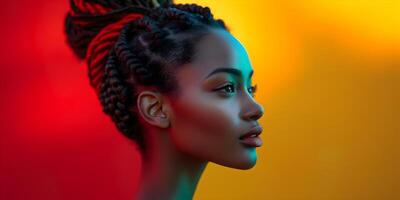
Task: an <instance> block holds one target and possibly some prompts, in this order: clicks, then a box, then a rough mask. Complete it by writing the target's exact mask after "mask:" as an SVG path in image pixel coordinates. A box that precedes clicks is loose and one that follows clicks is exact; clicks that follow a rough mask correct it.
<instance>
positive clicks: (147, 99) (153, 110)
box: [137, 90, 170, 128]
mask: <svg viewBox="0 0 400 200" xmlns="http://www.w3.org/2000/svg"><path fill="white" fill-rule="evenodd" d="M137 108H138V111H139V113H140V116H141V117H142V118H143V119H144V120H145V121H146V122H147V123H149V124H151V125H154V126H157V127H160V128H168V127H169V125H170V119H169V116H168V113H167V109H166V108H167V105H166V104H165V102H164V101H163V96H162V95H161V94H160V93H158V92H154V91H148V90H145V91H143V92H141V93H140V94H139V95H138V97H137Z"/></svg>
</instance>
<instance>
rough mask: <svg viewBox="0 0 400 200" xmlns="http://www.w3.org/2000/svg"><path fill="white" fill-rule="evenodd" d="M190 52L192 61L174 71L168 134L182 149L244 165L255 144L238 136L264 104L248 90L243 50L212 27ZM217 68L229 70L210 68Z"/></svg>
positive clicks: (251, 156)
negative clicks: (175, 90) (176, 85)
mask: <svg viewBox="0 0 400 200" xmlns="http://www.w3.org/2000/svg"><path fill="white" fill-rule="evenodd" d="M195 53H196V55H195V58H194V60H193V62H191V63H189V64H186V66H183V67H181V68H180V69H179V70H178V72H177V80H178V83H179V86H180V88H181V93H180V95H179V97H178V98H177V99H174V100H173V101H171V102H170V105H171V112H170V123H171V127H170V130H169V133H170V137H171V139H172V141H173V142H174V144H175V145H176V147H177V148H178V149H179V150H180V151H183V152H184V153H186V154H188V155H191V156H194V157H196V158H199V159H202V160H207V161H211V162H214V163H216V164H219V165H223V166H227V167H231V168H236V169H250V168H252V167H253V166H254V165H255V164H256V161H257V154H256V148H255V147H249V146H246V145H243V143H242V142H241V141H240V140H239V137H240V136H241V135H243V134H245V133H247V132H248V131H249V130H250V128H252V127H254V126H256V125H259V124H258V122H257V120H258V119H259V118H260V117H261V116H262V115H263V113H264V109H263V107H262V106H261V105H260V104H259V103H257V102H256V101H255V99H254V97H253V94H252V91H251V86H252V80H251V75H252V74H253V73H252V71H253V69H252V67H251V64H250V61H249V59H248V56H247V53H246V50H245V48H244V47H243V46H242V45H241V44H240V42H239V41H238V40H237V39H236V38H234V37H233V36H232V35H231V34H230V33H229V32H227V31H224V30H220V29H213V30H212V32H211V34H208V35H207V36H205V37H204V38H203V39H202V40H200V41H198V43H197V50H196V51H195ZM220 68H229V69H230V70H227V71H228V72H227V71H220V72H217V73H213V74H211V73H212V72H213V71H214V70H217V69H220ZM232 71H236V72H237V73H235V72H232ZM210 74H211V75H210Z"/></svg>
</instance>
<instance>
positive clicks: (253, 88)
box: [217, 84, 257, 97]
mask: <svg viewBox="0 0 400 200" xmlns="http://www.w3.org/2000/svg"><path fill="white" fill-rule="evenodd" d="M228 87H232V88H233V89H235V87H234V85H233V84H229V85H225V86H224V87H221V88H218V89H217V90H218V91H219V90H223V89H225V88H228ZM249 89H251V90H252V92H251V94H252V96H253V97H254V94H255V93H256V92H257V84H255V85H253V86H251V87H250V88H249Z"/></svg>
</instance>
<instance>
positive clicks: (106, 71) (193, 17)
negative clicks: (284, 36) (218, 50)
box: [65, 0, 229, 152]
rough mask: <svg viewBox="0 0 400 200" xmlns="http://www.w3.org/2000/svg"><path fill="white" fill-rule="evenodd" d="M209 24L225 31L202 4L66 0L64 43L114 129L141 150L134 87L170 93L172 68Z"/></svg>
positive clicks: (188, 56)
mask: <svg viewBox="0 0 400 200" xmlns="http://www.w3.org/2000/svg"><path fill="white" fill-rule="evenodd" d="M211 28H220V29H224V30H227V31H229V29H228V28H227V26H226V25H225V23H224V21H223V20H221V19H214V17H213V15H212V13H211V11H210V9H209V8H208V7H202V6H199V5H197V4H174V3H173V2H172V0H70V10H69V12H68V13H67V15H66V17H65V33H66V36H67V39H66V41H67V43H68V45H69V46H70V47H71V48H72V50H73V52H74V53H75V55H76V56H77V57H78V58H79V59H81V60H86V62H87V66H88V76H89V80H90V84H91V86H92V87H93V88H94V89H95V91H96V94H97V96H98V97H99V100H100V102H101V105H102V108H103V112H104V113H106V114H107V115H109V116H110V117H111V119H112V121H113V122H114V123H115V125H116V127H117V129H118V130H119V131H120V132H121V133H123V134H124V135H125V136H127V137H128V138H130V139H132V140H133V141H135V142H136V144H137V145H138V147H139V150H140V151H141V152H144V151H145V142H144V136H143V131H144V130H143V128H142V126H141V124H140V123H139V122H140V121H139V119H138V117H139V115H138V111H137V108H136V101H137V96H138V87H139V86H151V87H155V88H157V89H158V91H160V92H161V93H163V94H166V95H170V96H176V95H178V94H179V88H178V84H177V81H176V77H175V76H174V72H175V70H177V68H178V67H179V66H182V65H183V64H186V63H190V62H191V61H192V58H193V54H194V48H195V44H196V41H199V39H200V38H201V37H203V36H205V35H206V34H207V33H209V31H210V29H211Z"/></svg>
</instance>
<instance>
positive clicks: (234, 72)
mask: <svg viewBox="0 0 400 200" xmlns="http://www.w3.org/2000/svg"><path fill="white" fill-rule="evenodd" d="M222 72H224V73H229V74H232V75H234V76H236V77H241V76H242V71H240V70H238V69H235V68H217V69H215V70H214V71H212V72H211V73H210V74H208V75H207V76H206V78H205V79H207V78H208V77H210V76H212V75H214V74H217V73H222ZM253 72H254V71H253V70H252V71H251V72H250V74H249V78H250V77H251V76H252V75H253Z"/></svg>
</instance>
